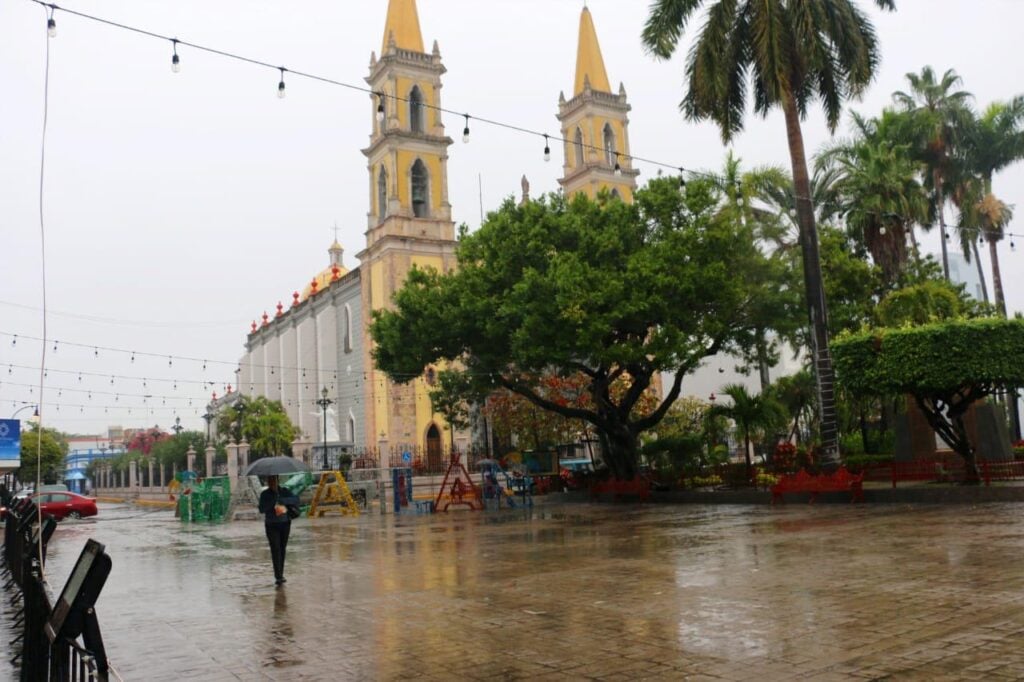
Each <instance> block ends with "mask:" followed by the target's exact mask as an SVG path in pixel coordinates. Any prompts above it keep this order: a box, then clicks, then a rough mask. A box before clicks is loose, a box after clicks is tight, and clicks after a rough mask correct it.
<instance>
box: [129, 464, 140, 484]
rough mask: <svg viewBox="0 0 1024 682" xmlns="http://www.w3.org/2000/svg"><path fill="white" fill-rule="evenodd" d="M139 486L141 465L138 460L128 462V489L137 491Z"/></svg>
mask: <svg viewBox="0 0 1024 682" xmlns="http://www.w3.org/2000/svg"><path fill="white" fill-rule="evenodd" d="M138 485H139V463H138V462H137V461H136V460H134V459H133V460H132V461H130V462H128V487H129V488H131V489H132V490H135V488H137V487H138Z"/></svg>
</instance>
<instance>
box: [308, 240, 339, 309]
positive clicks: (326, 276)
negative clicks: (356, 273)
mask: <svg viewBox="0 0 1024 682" xmlns="http://www.w3.org/2000/svg"><path fill="white" fill-rule="evenodd" d="M327 253H329V254H330V256H331V264H330V265H329V266H327V267H326V268H324V269H323V270H321V271H320V272H318V273H317V274H316V275H314V276H313V278H312V279H311V280H310V281H309V282H307V283H306V286H305V288H304V289H303V290H302V297H301V299H300V300H301V301H305V300H306V299H307V298H309V297H310V296H312V295H313V283H314V282H315V283H316V293H320V292H321V291H323V290H324V289H327V288H329V287H330V286H331V285H332V284H333V283H335V282H337V281H338V280H339V279H341V278H342V277H344V276H345V275H346V274H347V273H348V269H347V268H345V267H344V266H343V265H342V264H341V256H342V254H343V253H344V249H343V248H342V247H341V244H339V243H338V242H337V241H335V242H334V243H333V244H331V248H329V249H327Z"/></svg>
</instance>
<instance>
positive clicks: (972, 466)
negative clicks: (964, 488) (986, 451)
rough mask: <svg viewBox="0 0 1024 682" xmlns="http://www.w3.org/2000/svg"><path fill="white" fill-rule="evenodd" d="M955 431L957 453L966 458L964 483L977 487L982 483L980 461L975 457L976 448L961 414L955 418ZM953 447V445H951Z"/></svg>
mask: <svg viewBox="0 0 1024 682" xmlns="http://www.w3.org/2000/svg"><path fill="white" fill-rule="evenodd" d="M952 421H953V429H954V430H955V431H956V435H957V443H956V444H955V445H954V447H955V448H956V451H957V452H958V453H959V454H960V456H961V457H963V458H964V483H967V484H970V485H977V484H978V483H979V482H981V472H979V471H978V460H977V458H976V457H975V452H974V447H973V446H972V445H971V441H970V439H969V438H968V437H967V427H966V426H965V425H964V417H963V415H962V414H959V415H957V416H955V417H953V420H952ZM951 445H952V444H951Z"/></svg>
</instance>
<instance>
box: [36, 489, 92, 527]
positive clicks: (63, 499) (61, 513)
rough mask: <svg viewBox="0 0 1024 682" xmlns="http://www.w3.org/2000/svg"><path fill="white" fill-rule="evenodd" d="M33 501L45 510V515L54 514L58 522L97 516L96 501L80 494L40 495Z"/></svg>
mask: <svg viewBox="0 0 1024 682" xmlns="http://www.w3.org/2000/svg"><path fill="white" fill-rule="evenodd" d="M32 501H33V502H35V503H36V504H38V505H39V506H40V507H42V509H43V515H46V514H53V518H55V519H57V520H58V521H63V520H64V519H67V518H71V519H81V518H84V517H86V516H96V514H97V509H96V499H95V498H93V497H86V496H85V495H79V494H78V493H39V494H38V495H33V496H32Z"/></svg>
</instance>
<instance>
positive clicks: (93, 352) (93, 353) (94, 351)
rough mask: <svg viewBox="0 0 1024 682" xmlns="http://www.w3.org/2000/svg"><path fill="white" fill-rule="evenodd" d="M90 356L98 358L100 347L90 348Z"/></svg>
mask: <svg viewBox="0 0 1024 682" xmlns="http://www.w3.org/2000/svg"><path fill="white" fill-rule="evenodd" d="M92 356H93V357H94V358H98V357H99V356H100V349H99V348H93V349H92Z"/></svg>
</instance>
